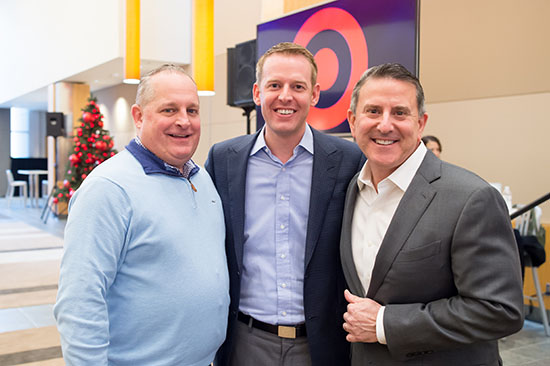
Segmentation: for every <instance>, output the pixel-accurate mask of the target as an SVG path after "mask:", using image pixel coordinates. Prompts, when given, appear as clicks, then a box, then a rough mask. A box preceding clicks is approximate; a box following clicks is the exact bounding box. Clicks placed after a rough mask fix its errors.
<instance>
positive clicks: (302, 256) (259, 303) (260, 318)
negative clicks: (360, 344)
mask: <svg viewBox="0 0 550 366" xmlns="http://www.w3.org/2000/svg"><path fill="white" fill-rule="evenodd" d="M319 95H320V86H319V84H318V83H317V65H316V64H315V60H314V58H313V55H312V54H311V53H310V52H309V51H308V50H307V49H305V48H304V47H302V46H299V45H297V44H293V43H281V44H278V45H275V46H273V47H272V48H271V49H270V50H268V51H267V52H266V53H265V54H264V55H263V56H262V57H261V58H260V59H259V61H258V65H257V75H256V83H255V84H254V87H253V99H254V102H255V103H256V104H257V105H259V106H261V110H262V115H263V117H264V119H265V121H266V123H265V126H264V127H263V128H262V129H261V130H260V131H258V132H257V133H255V134H253V135H246V136H240V137H237V138H234V139H231V140H228V141H225V142H222V143H219V144H216V145H214V146H213V147H212V148H211V149H210V152H209V155H208V160H207V162H206V164H205V166H206V169H207V170H208V172H209V173H210V175H211V177H212V180H213V181H214V184H215V185H216V187H217V189H218V192H219V194H220V196H221V199H222V202H223V207H224V214H225V224H226V252H227V260H228V267H229V273H230V294H231V305H230V314H229V324H228V333H227V339H226V342H225V343H224V345H223V346H222V348H221V349H220V351H219V352H218V357H217V359H218V364H219V365H235V366H236V365H238V366H248V365H254V366H257V365H294V366H296V365H315V366H319V365H327V366H328V365H346V364H349V344H348V343H347V342H346V340H345V333H344V332H343V329H342V325H341V323H342V320H341V319H342V316H343V313H344V312H345V307H346V304H345V300H344V297H343V291H344V289H345V282H344V277H343V274H342V269H341V265H340V262H339V261H340V256H339V249H338V243H339V240H340V228H341V220H342V212H343V207H344V195H345V191H346V187H347V184H348V182H349V181H350V179H351V178H352V177H353V176H354V175H355V173H356V172H357V171H358V170H359V169H360V167H361V165H362V163H363V161H364V160H363V159H364V158H363V155H362V153H361V151H360V150H359V149H358V148H357V147H356V146H355V144H353V143H351V142H349V141H345V140H343V139H340V138H337V137H334V136H328V135H325V134H323V133H321V132H318V131H316V130H314V129H313V128H311V127H310V126H309V125H308V124H307V123H306V120H307V117H308V113H309V109H310V107H312V106H315V105H316V104H317V102H318V100H319Z"/></svg>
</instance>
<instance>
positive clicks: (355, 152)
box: [311, 128, 363, 159]
mask: <svg viewBox="0 0 550 366" xmlns="http://www.w3.org/2000/svg"><path fill="white" fill-rule="evenodd" d="M311 130H312V131H313V139H314V141H315V142H316V143H317V145H318V146H321V148H323V149H325V150H327V151H328V150H330V149H334V150H338V151H342V152H343V153H344V154H346V156H347V157H353V158H358V159H360V158H362V157H363V152H362V151H361V149H359V147H358V146H357V144H356V143H354V142H351V141H348V140H346V139H344V138H341V137H337V136H332V135H327V134H325V133H323V132H321V131H317V130H315V129H313V128H312V129H311Z"/></svg>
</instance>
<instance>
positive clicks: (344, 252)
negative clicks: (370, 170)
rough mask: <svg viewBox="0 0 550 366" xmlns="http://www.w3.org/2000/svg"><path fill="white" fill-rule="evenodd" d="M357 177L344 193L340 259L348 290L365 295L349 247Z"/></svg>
mask: <svg viewBox="0 0 550 366" xmlns="http://www.w3.org/2000/svg"><path fill="white" fill-rule="evenodd" d="M357 177H359V173H357V175H355V177H353V179H352V180H351V181H350V183H349V186H348V191H347V193H346V205H345V207H344V217H343V218H342V235H341V238H340V257H341V260H342V269H343V271H344V276H345V277H346V282H347V284H348V286H349V290H350V291H351V293H352V294H354V295H357V296H365V290H364V289H363V285H362V284H361V280H360V279H359V275H358V274H357V268H355V262H354V261H353V253H352V249H351V223H352V219H353V210H354V208H355V201H356V200H357V194H358V193H359V188H358V187H357Z"/></svg>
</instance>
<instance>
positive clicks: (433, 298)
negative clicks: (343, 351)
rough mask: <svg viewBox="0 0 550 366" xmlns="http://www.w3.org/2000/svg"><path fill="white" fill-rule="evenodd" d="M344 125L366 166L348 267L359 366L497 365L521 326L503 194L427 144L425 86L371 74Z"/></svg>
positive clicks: (391, 67) (354, 198) (394, 71)
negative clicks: (502, 342)
mask: <svg viewBox="0 0 550 366" xmlns="http://www.w3.org/2000/svg"><path fill="white" fill-rule="evenodd" d="M348 120H349V123H350V126H351V131H352V134H353V136H354V137H355V139H356V141H357V144H358V145H359V147H360V148H361V150H362V151H363V153H364V154H365V155H366V156H367V159H368V160H367V163H366V164H365V165H364V167H363V169H362V170H361V172H360V173H359V174H358V175H356V176H355V178H354V179H352V181H351V183H350V185H349V187H348V192H347V196H346V205H345V209H344V219H343V224H342V237H341V248H340V250H341V257H342V263H343V268H344V275H345V277H346V280H347V282H348V286H349V289H350V291H346V292H345V297H346V300H347V301H348V302H349V304H348V309H347V312H346V313H345V314H344V321H345V322H344V324H343V327H344V330H346V331H347V332H348V335H347V339H348V341H350V342H352V365H366V364H369V365H384V366H388V365H402V364H406V365H446V366H448V365H460V366H463V365H499V364H501V363H502V361H501V360H500V357H499V354H498V344H497V340H498V339H499V338H501V337H503V336H506V335H508V334H511V333H514V332H516V331H518V330H519V329H520V328H521V326H522V323H523V314H522V309H523V296H522V282H521V274H520V266H519V256H518V250H517V246H516V243H515V239H514V235H513V232H512V228H511V225H510V220H509V217H508V212H507V210H506V205H505V204H504V201H503V199H502V198H501V196H500V194H499V193H498V192H497V191H496V190H495V189H493V188H492V187H491V186H490V185H489V184H488V183H486V182H485V181H484V180H482V179H481V178H479V177H478V176H476V175H475V174H473V173H471V172H469V171H467V170H464V169H462V168H459V167H456V166H454V165H451V164H447V163H445V162H442V161H441V160H439V159H438V158H436V157H435V156H434V155H433V154H432V153H431V152H430V151H427V149H426V147H425V146H424V144H422V143H421V142H420V139H421V136H422V131H423V130H424V127H425V125H426V121H427V115H426V113H425V112H424V93H423V90H422V86H421V85H420V82H419V81H418V79H417V78H416V77H415V76H414V75H412V74H411V73H410V72H409V71H407V70H406V69H405V68H404V67H403V66H401V65H398V64H385V65H380V66H376V67H373V68H371V69H369V70H367V72H365V74H364V75H363V76H362V77H361V79H360V80H359V82H358V83H357V85H356V86H355V89H354V91H353V95H352V102H351V107H350V110H349V111H348Z"/></svg>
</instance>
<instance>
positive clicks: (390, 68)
mask: <svg viewBox="0 0 550 366" xmlns="http://www.w3.org/2000/svg"><path fill="white" fill-rule="evenodd" d="M383 78H388V79H395V80H401V81H405V82H407V83H411V84H413V85H414V86H415V87H416V105H417V107H418V113H419V116H422V115H424V113H426V112H425V110H424V90H423V89H422V85H421V84H420V81H419V80H418V78H417V77H416V76H414V75H413V74H411V73H410V72H409V70H407V69H406V68H405V67H404V66H403V65H401V64H397V63H387V64H382V65H378V66H373V67H371V68H369V69H368V70H367V71H365V72H364V73H363V75H361V78H360V79H359V81H358V82H357V84H355V87H354V88H353V92H352V94H351V104H350V109H351V111H352V112H353V114H355V112H356V111H355V108H357V102H358V100H359V92H360V91H361V88H362V87H363V85H365V83H366V82H367V80H369V79H383Z"/></svg>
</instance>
